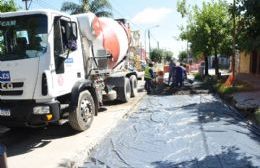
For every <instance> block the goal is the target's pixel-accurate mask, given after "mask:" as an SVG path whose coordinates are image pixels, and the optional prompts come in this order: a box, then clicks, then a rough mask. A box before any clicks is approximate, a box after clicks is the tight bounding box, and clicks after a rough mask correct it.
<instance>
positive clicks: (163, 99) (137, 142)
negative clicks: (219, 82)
mask: <svg viewBox="0 0 260 168" xmlns="http://www.w3.org/2000/svg"><path fill="white" fill-rule="evenodd" d="M84 167H88V168H89V167H107V168H108V167H111V168H112V167H137V168H139V167H142V168H148V167H149V168H150V167H155V168H162V167H167V168H168V167H174V168H175V167H180V168H252V167H260V129H259V128H257V127H254V126H252V125H249V124H248V123H247V122H246V121H245V120H244V119H243V117H242V116H241V115H240V114H239V113H237V112H236V111H235V110H233V109H232V108H230V107H228V106H226V105H225V104H223V103H222V102H221V100H219V99H218V98H216V97H214V96H212V95H209V94H197V95H171V96H146V97H145V98H144V99H143V100H142V103H141V104H140V106H139V109H137V110H136V112H135V113H133V114H132V115H131V116H129V117H128V120H125V121H123V122H122V123H120V124H119V125H118V126H117V128H116V129H114V130H113V131H112V132H111V133H110V134H109V136H108V137H107V138H106V139H104V141H103V142H102V143H101V144H100V145H98V146H97V147H96V148H95V150H93V152H92V153H91V155H90V157H89V158H88V160H87V161H86V162H85V165H84Z"/></svg>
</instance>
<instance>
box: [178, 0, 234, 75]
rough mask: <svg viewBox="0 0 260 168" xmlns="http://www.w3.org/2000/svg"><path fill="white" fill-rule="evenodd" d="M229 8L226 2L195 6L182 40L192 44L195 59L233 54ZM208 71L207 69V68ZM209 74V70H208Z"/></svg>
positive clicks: (205, 3)
mask: <svg viewBox="0 0 260 168" xmlns="http://www.w3.org/2000/svg"><path fill="white" fill-rule="evenodd" d="M228 7H229V6H228V5H227V4H226V3H225V2H224V1H221V0H219V1H217V2H216V1H212V2H203V4H202V8H201V9H199V8H198V7H197V6H194V7H193V8H192V10H191V12H190V14H189V18H188V19H189V21H188V24H187V27H186V29H184V30H182V33H181V34H180V38H181V39H182V40H187V41H189V42H191V51H192V53H193V55H194V56H195V57H198V56H201V55H202V56H203V57H204V58H205V63H206V65H207V60H206V58H207V57H206V56H209V55H211V54H214V55H215V56H217V54H230V53H231V51H232V50H231V44H232V37H231V30H232V29H231V28H232V24H231V19H230V18H231V16H230V15H229V12H228V9H229V8H228ZM206 69H207V67H206ZM206 74H207V70H206Z"/></svg>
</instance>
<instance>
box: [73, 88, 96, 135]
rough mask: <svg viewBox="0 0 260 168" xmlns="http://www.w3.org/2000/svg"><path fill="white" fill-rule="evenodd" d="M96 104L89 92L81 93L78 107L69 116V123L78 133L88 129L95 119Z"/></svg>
mask: <svg viewBox="0 0 260 168" xmlns="http://www.w3.org/2000/svg"><path fill="white" fill-rule="evenodd" d="M94 115H95V103H94V100H93V98H92V96H91V94H90V93H89V91H88V90H85V91H83V92H81V93H80V95H79V99H78V105H77V107H76V108H75V110H74V111H71V112H70V114H69V123H70V125H71V127H72V128H73V129H75V130H77V131H85V130H86V129H88V128H89V127H90V126H91V124H92V122H93V119H94Z"/></svg>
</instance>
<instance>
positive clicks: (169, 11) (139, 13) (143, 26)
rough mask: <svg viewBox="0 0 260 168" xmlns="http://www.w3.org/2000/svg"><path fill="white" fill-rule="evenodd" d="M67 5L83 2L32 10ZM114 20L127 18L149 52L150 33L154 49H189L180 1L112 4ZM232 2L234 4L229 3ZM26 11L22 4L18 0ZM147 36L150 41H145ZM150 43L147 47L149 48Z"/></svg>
mask: <svg viewBox="0 0 260 168" xmlns="http://www.w3.org/2000/svg"><path fill="white" fill-rule="evenodd" d="M65 1H70V2H75V3H78V2H79V1H80V0H33V1H32V3H31V6H30V9H42V8H49V9H54V10H59V9H60V8H61V5H62V3H63V2H65ZM109 1H110V3H111V5H112V12H113V16H114V18H126V19H127V20H128V21H129V23H130V26H131V29H132V30H139V31H140V34H141V36H142V39H141V42H142V46H143V47H145V46H146V47H147V50H148V37H147V31H148V29H149V30H150V32H151V38H150V43H151V48H157V47H158V46H157V44H158V43H159V47H160V48H161V49H166V50H170V51H172V52H173V53H174V57H177V56H178V53H179V52H180V51H183V50H186V49H187V42H185V41H180V40H179V39H178V37H179V34H180V28H179V27H180V26H182V25H185V19H183V18H182V17H181V15H180V14H179V13H178V12H177V0H109ZM203 1H210V0H187V3H188V4H189V5H195V4H197V5H199V6H200V5H201V4H202V2H203ZM228 1H231V0H228ZM16 2H17V4H19V6H20V7H22V8H23V9H24V3H22V0H16ZM145 34H146V40H145V38H144V37H145ZM145 41H146V45H145Z"/></svg>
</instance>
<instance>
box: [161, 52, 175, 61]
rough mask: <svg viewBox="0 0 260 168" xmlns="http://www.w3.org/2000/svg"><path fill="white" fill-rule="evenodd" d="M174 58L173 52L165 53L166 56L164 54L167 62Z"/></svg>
mask: <svg viewBox="0 0 260 168" xmlns="http://www.w3.org/2000/svg"><path fill="white" fill-rule="evenodd" d="M172 56H173V52H171V51H167V50H166V51H164V54H163V58H164V59H165V60H166V61H168V62H169V61H170V60H172Z"/></svg>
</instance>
